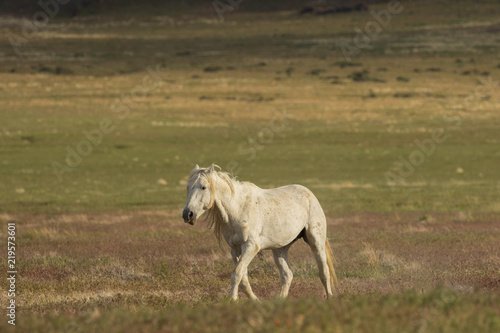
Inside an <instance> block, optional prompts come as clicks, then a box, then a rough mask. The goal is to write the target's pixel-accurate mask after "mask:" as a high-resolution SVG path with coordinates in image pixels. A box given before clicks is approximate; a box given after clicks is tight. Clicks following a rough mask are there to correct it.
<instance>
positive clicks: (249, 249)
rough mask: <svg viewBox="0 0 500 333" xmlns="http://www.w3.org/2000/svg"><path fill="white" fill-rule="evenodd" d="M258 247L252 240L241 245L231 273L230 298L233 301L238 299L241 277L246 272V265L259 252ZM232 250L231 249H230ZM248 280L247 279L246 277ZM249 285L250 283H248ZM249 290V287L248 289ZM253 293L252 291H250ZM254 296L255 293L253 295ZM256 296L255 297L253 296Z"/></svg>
mask: <svg viewBox="0 0 500 333" xmlns="http://www.w3.org/2000/svg"><path fill="white" fill-rule="evenodd" d="M259 250H260V248H259V246H258V245H257V244H255V243H254V242H250V241H248V242H246V243H244V244H242V245H241V256H240V259H239V260H238V263H237V264H236V268H235V269H234V272H233V274H232V275H231V299H232V300H233V301H237V300H238V286H239V285H240V283H241V281H242V279H243V278H244V277H245V276H246V274H247V269H248V265H249V264H250V262H251V261H252V259H253V258H254V257H255V255H256V254H257V253H258V252H259ZM231 252H232V251H231ZM247 282H248V279H247ZM248 286H249V287H250V284H248ZM250 291H251V289H250ZM252 294H253V292H252ZM253 296H255V295H253ZM255 298H257V297H255Z"/></svg>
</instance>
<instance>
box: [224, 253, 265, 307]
mask: <svg viewBox="0 0 500 333" xmlns="http://www.w3.org/2000/svg"><path fill="white" fill-rule="evenodd" d="M238 250H239V249H235V248H231V257H232V258H233V262H234V266H235V267H236V266H237V265H238V258H239V256H240V254H241V251H238ZM241 287H242V289H243V292H244V293H245V294H246V295H247V297H248V298H250V299H251V300H254V301H258V300H259V299H258V298H257V296H255V294H254V293H253V291H252V287H251V286H250V281H248V269H246V270H245V273H244V274H243V278H242V279H241Z"/></svg>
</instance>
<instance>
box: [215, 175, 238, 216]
mask: <svg viewBox="0 0 500 333" xmlns="http://www.w3.org/2000/svg"><path fill="white" fill-rule="evenodd" d="M216 187H217V188H218V189H219V190H218V191H216V199H215V200H216V204H217V206H218V209H219V210H220V212H221V216H222V218H223V220H224V222H225V223H228V222H230V220H233V219H235V218H237V217H238V216H239V212H238V211H239V206H240V205H239V204H238V203H239V202H241V199H240V197H239V196H240V195H241V191H240V187H241V184H240V183H239V182H237V181H233V187H234V193H232V192H231V188H230V187H229V185H228V184H227V183H226V182H225V181H224V180H223V179H221V178H219V177H217V185H216Z"/></svg>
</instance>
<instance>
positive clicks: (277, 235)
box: [260, 209, 308, 249]
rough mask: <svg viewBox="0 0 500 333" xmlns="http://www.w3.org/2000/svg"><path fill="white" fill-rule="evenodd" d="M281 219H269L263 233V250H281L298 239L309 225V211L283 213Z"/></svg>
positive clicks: (291, 210)
mask: <svg viewBox="0 0 500 333" xmlns="http://www.w3.org/2000/svg"><path fill="white" fill-rule="evenodd" d="M281 213H282V215H281V216H279V217H271V218H269V219H268V220H267V221H266V222H267V223H264V225H263V228H262V233H261V237H260V238H261V247H262V249H279V248H282V247H284V246H286V245H288V244H290V243H291V242H292V241H294V240H295V238H297V236H298V235H299V234H300V232H301V231H302V230H303V229H304V227H305V226H306V223H307V217H308V215H307V211H306V210H297V211H294V210H293V209H290V210H287V211H282V212H281Z"/></svg>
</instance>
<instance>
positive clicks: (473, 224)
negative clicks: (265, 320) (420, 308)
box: [0, 211, 500, 313]
mask: <svg viewBox="0 0 500 333" xmlns="http://www.w3.org/2000/svg"><path fill="white" fill-rule="evenodd" d="M177 215H178V212H175V213H163V212H151V211H150V212H137V213H123V214H118V213H116V214H75V215H67V214H66V215H60V216H53V217H46V216H43V215H22V214H21V215H9V216H8V219H9V220H16V221H18V225H19V226H22V227H20V228H19V234H18V239H19V243H20V244H19V250H18V251H19V252H18V256H19V258H20V259H19V271H20V274H19V276H20V278H19V285H18V288H19V290H20V291H21V292H20V294H19V296H18V303H19V306H20V311H21V312H27V313H28V312H29V313H46V312H53V311H70V312H73V311H81V310H82V309H86V308H93V307H96V306H98V307H105V308H106V307H109V306H112V305H117V304H119V305H120V306H123V307H126V308H130V307H132V308H133V307H134V306H136V305H140V304H142V305H148V306H152V307H154V308H164V307H167V306H170V305H172V304H180V303H182V304H197V303H200V302H205V301H211V302H213V301H217V300H222V299H225V298H226V297H227V295H228V292H229V287H230V281H229V277H230V275H231V272H232V268H233V265H232V261H231V259H230V255H229V253H228V250H227V249H224V250H220V249H219V248H218V246H217V243H216V240H215V238H214V236H213V235H212V233H211V232H210V231H208V230H205V227H204V226H196V227H194V228H192V227H189V226H187V225H184V223H182V222H181V219H180V218H179V217H178V216H177ZM2 217H3V218H6V217H7V216H5V215H3V216H2ZM497 220H498V216H496V215H484V216H481V215H477V216H474V217H473V218H471V219H469V218H465V219H464V218H463V217H462V216H460V215H454V214H441V215H434V216H432V217H430V216H425V217H422V216H419V215H416V214H398V215H397V216H390V215H381V214H363V215H347V216H342V217H336V218H330V219H329V222H328V224H329V234H330V241H331V243H332V248H333V251H334V253H335V255H336V257H337V259H338V261H339V264H338V265H337V267H336V269H337V272H338V276H339V280H340V287H339V289H338V294H337V296H336V297H346V296H347V295H358V294H367V293H368V294H370V293H380V294H387V293H393V292H401V291H403V290H406V289H412V288H413V289H417V288H418V290H420V289H422V288H424V289H426V290H431V289H433V288H435V287H437V286H439V285H443V284H444V285H448V286H454V287H456V288H460V289H464V290H484V291H495V292H496V291H498V290H499V288H500V273H499V271H498V265H499V263H500V253H499V251H498V246H497V240H498V237H499V234H500V230H499V229H498V225H497V223H496V222H495V221H497ZM2 233H3V234H2V235H1V236H2V237H3V236H5V231H2ZM290 258H291V266H292V270H293V271H294V274H295V279H294V281H293V284H292V288H291V291H290V293H291V297H292V298H300V297H305V296H312V295H314V296H315V297H318V298H320V299H321V298H322V297H323V288H322V285H321V283H320V281H319V278H318V274H317V268H316V264H315V262H314V259H313V256H312V253H311V251H310V249H309V248H308V246H307V245H306V244H305V243H303V242H298V243H297V244H296V245H294V246H293V247H292V249H291V253H290ZM249 274H250V280H251V283H252V285H253V287H254V290H255V292H256V294H257V295H259V296H261V297H262V298H263V299H273V298H274V297H275V296H277V295H278V291H279V277H278V272H277V269H276V268H275V266H274V263H273V260H272V256H271V254H270V253H269V252H267V251H265V252H264V254H263V255H262V256H258V257H257V258H256V259H255V260H254V261H253V263H252V265H251V266H250V270H249ZM2 283H3V284H4V285H5V282H2ZM3 287H5V286H3ZM0 297H1V298H2V301H5V297H6V295H5V294H2V295H0ZM243 297H244V296H243ZM134 304H135V305H134Z"/></svg>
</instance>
